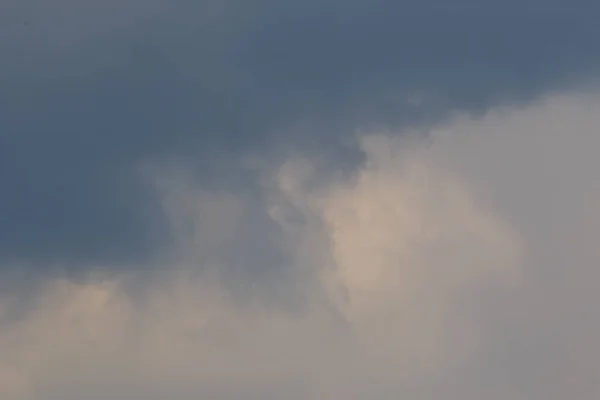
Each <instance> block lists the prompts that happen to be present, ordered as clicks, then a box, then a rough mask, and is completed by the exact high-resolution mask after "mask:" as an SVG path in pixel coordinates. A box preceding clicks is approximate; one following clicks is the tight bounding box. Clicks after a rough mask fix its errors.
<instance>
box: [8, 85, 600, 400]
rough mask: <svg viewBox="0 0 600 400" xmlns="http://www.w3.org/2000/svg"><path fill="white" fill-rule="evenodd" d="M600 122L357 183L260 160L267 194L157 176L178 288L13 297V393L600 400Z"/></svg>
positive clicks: (576, 111)
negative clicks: (257, 274) (599, 344)
mask: <svg viewBox="0 0 600 400" xmlns="http://www.w3.org/2000/svg"><path fill="white" fill-rule="evenodd" d="M599 109H600V100H598V97H597V96H596V95H582V94H574V95H563V96H552V97H548V98H545V99H543V101H539V102H537V103H536V104H532V105H529V106H526V107H522V108H517V107H504V108H495V109H493V110H491V111H490V112H488V113H487V114H486V115H484V116H482V117H479V118H474V117H472V116H468V115H461V116H458V117H456V118H454V119H452V120H450V121H448V122H446V123H443V124H440V125H438V126H436V127H435V128H433V129H432V130H430V131H429V132H428V135H427V137H426V138H424V137H422V136H421V135H420V134H417V135H410V133H409V132H405V133H404V134H402V135H397V134H391V133H387V132H371V133H368V134H362V135H359V137H358V141H357V143H358V148H359V150H360V151H361V152H362V154H363V155H364V162H363V163H361V164H360V165H359V166H357V167H356V168H353V169H350V170H347V169H346V168H345V167H343V168H342V167H339V165H334V166H332V165H331V164H330V163H327V161H326V160H324V159H323V158H321V157H320V156H319V155H316V156H315V155H313V154H311V153H306V154H302V153H299V154H295V155H294V156H293V157H289V158H288V157H285V158H284V159H283V160H279V159H275V160H271V159H268V158H267V159H264V158H263V159H258V160H257V159H255V158H250V159H249V160H245V161H244V162H243V163H244V164H245V165H249V166H251V167H252V168H253V169H254V170H255V171H259V173H258V175H259V176H260V180H259V182H258V184H259V186H260V187H261V188H262V189H261V192H260V195H257V194H256V193H255V192H254V191H244V190H240V189H239V187H238V188H234V189H227V188H223V187H221V188H207V187H206V186H205V185H204V182H203V180H202V179H200V178H198V177H197V176H195V175H194V168H193V167H192V168H187V167H185V165H184V164H182V165H184V166H183V167H182V166H178V167H176V168H174V167H173V165H172V164H169V165H168V166H165V165H162V164H160V163H158V164H157V165H155V166H154V168H150V169H146V171H150V172H149V173H150V174H151V176H153V177H154V178H155V181H156V182H157V186H156V187H157V188H158V191H157V193H158V195H159V198H160V204H161V205H162V207H163V208H164V210H165V212H166V215H167V216H168V220H169V222H170V224H169V227H170V228H169V229H170V230H171V231H172V232H173V235H172V238H173V240H172V242H171V243H170V245H169V253H168V254H167V255H166V256H165V257H164V258H163V259H161V262H163V261H164V260H167V261H168V263H167V265H169V266H170V267H169V268H164V267H163V268H161V269H158V270H149V271H141V270H139V269H134V268H131V269H124V270H123V271H121V272H114V271H112V272H107V271H103V270H98V271H96V273H99V274H100V275H99V276H95V275H91V276H88V277H86V279H81V280H77V281H75V280H73V279H71V277H69V276H66V277H62V278H61V277H54V278H47V279H44V280H43V281H42V282H41V284H40V285H37V286H35V287H32V288H30V289H28V290H18V289H17V290H10V289H6V290H4V291H3V292H2V295H1V296H0V299H1V300H0V394H1V395H2V398H3V399H7V400H41V399H45V400H46V399H50V400H53V399H62V400H70V399H77V398H81V397H82V396H85V397H86V398H89V399H95V398H97V399H104V398H114V399H138V398H139V399H141V398H144V399H159V398H160V399H162V398H165V397H172V398H181V399H188V398H189V399H192V398H198V397H202V398H216V399H230V400H237V399H278V398H283V397H285V398H292V399H303V400H312V399H357V400H358V399H363V398H379V399H397V398H399V397H409V398H416V399H431V398H441V397H443V398H449V399H462V400H464V399H467V400H469V399H480V398H488V399H504V400H506V399H510V400H522V399H538V398H544V399H550V400H553V399H557V400H558V399H563V398H566V397H574V398H582V399H588V398H589V399H592V398H596V397H597V396H598V394H599V392H600V387H599V386H598V376H597V371H598V363H599V361H598V360H600V359H599V358H598V355H597V354H596V353H597V352H596V351H595V350H594V349H595V348H596V346H595V341H596V338H597V337H598V333H599V330H600V315H598V311H597V307H595V305H596V303H597V301H598V290H597V289H598V285H597V282H598V279H597V275H598V272H597V265H598V261H599V258H598V257H599V256H600V255H599V254H598V251H597V245H596V243H595V238H597V237H599V236H600V235H599V234H600V219H598V211H599V210H598V200H599V199H600V186H599V184H597V183H596V182H598V181H597V179H595V175H596V172H597V171H598V167H600V165H598V163H599V162H598V161H597V160H598V158H597V154H596V149H597V148H598V145H599V144H600V137H599V136H598V135H596V134H595V127H597V126H598V125H600V120H599V117H598V115H599V114H598V110H599ZM259 242H262V243H269V246H265V247H259V246H258V243H259ZM267 253H270V254H275V255H274V256H272V257H274V258H271V259H270V260H271V262H272V260H273V259H275V258H277V260H279V261H280V262H281V264H280V267H279V268H272V267H268V266H267V267H261V265H260V264H261V263H262V262H263V261H264V260H263V259H264V258H269V255H268V254H267ZM167 261H164V262H167ZM254 264H258V265H254ZM264 264H265V265H266V264H269V262H266V261H265V262H264ZM248 271H262V275H261V276H262V277H264V279H262V278H261V279H254V280H253V279H251V278H250V277H251V276H254V272H252V273H248ZM267 277H268V278H267ZM242 288H243V290H242ZM25 298H27V301H25V302H24V301H23V300H24V299H25ZM24 303H25V304H24Z"/></svg>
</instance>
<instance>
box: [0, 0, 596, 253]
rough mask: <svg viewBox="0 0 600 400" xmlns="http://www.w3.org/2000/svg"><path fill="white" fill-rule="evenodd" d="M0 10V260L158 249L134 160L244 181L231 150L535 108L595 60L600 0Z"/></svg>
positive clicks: (158, 235) (155, 212)
mask: <svg viewBox="0 0 600 400" xmlns="http://www.w3.org/2000/svg"><path fill="white" fill-rule="evenodd" d="M2 8H3V9H2V12H0V15H1V17H0V37H2V38H3V39H2V40H0V54H1V58H2V63H1V66H0V87H1V88H2V90H0V185H1V189H2V196H1V197H0V263H3V264H6V263H11V262H12V263H25V264H38V263H40V262H43V263H44V264H49V263H50V264H52V263H61V264H65V263H67V264H73V265H75V264H77V265H88V264H106V265H119V264H123V263H129V264H131V263H133V264H135V263H139V262H143V261H147V259H148V258H153V256H154V255H155V253H156V252H159V251H160V245H161V244H164V243H166V242H168V241H167V240H166V236H165V235H167V234H168V232H167V229H166V228H165V224H164V221H162V218H161V216H160V215H161V213H160V211H159V205H158V204H156V202H155V200H154V197H153V196H152V195H150V193H149V190H150V188H148V187H147V186H145V185H144V182H143V181H142V180H141V179H140V176H139V175H138V174H137V173H136V167H137V165H138V164H140V163H144V162H159V161H161V160H168V159H171V158H177V157H186V158H188V159H189V160H191V161H192V164H193V165H194V167H195V168H196V169H197V170H198V171H199V173H200V177H201V179H203V180H204V181H205V182H206V185H208V186H219V185H223V184H225V183H224V182H231V181H232V180H235V181H236V182H239V181H243V179H242V178H240V176H242V175H239V176H238V175H236V174H235V172H236V167H235V165H234V166H233V167H231V166H227V165H228V162H227V161H222V160H231V161H235V160H236V159H237V156H238V155H239V154H242V153H245V152H252V151H263V150H264V149H266V148H268V147H270V146H284V147H285V146H292V147H293V146H298V147H300V146H315V147H317V148H319V149H320V151H322V152H328V151H331V152H332V153H335V152H336V151H337V149H339V148H340V143H341V142H342V141H343V139H344V137H345V135H349V134H353V133H354V130H355V129H360V128H370V127H377V128H380V127H388V126H396V127H397V126H406V125H421V124H427V123H431V122H435V121H438V120H439V119H441V118H443V117H444V116H446V115H447V114H448V112H451V111H454V110H467V111H471V112H481V111H483V110H485V109H486V108H487V107H488V106H490V105H492V104H497V103H500V102H511V103H512V102H523V101H527V100H530V99H532V98H535V97H536V96H538V95H539V94H541V93H544V92H547V91H552V90H557V89H560V88H561V87H564V86H565V85H569V84H572V83H574V82H577V81H579V80H581V79H584V78H586V77H589V76H593V75H594V74H595V72H596V71H597V66H598V61H599V60H600V57H599V56H598V54H599V53H598V52H597V43H596V39H597V38H598V37H599V35H600V27H599V25H598V24H597V19H598V17H599V16H600V5H598V4H597V2H591V1H589V2H585V1H571V2H569V5H568V6H567V5H566V2H558V1H550V2H548V1H545V2H542V1H505V2H499V1H466V0H462V1H450V2H449V1H441V0H429V1H423V0H420V1H403V2H398V1H388V0H372V1H356V0H355V1H350V2H348V1H339V0H328V1H304V2H300V1H273V0H261V1H258V0H257V1H253V2H247V1H235V0H228V1H208V2H200V3H198V2H192V1H183V0H180V1H175V2H172V1H170V2H168V1H166V0H153V1H150V2H138V1H134V0H127V1H120V2H116V1H106V2H92V1H87V2H75V1H69V0H61V1H55V2H51V3H49V2H43V1H34V0H19V1H16V0H9V1H5V2H3V5H2ZM288 148H289V147H288ZM323 149H328V150H323ZM264 151H266V150H264ZM336 154H337V153H336ZM218 159H220V160H221V161H220V162H216V161H215V160H218ZM217 166H218V167H217ZM224 166H227V167H224Z"/></svg>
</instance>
